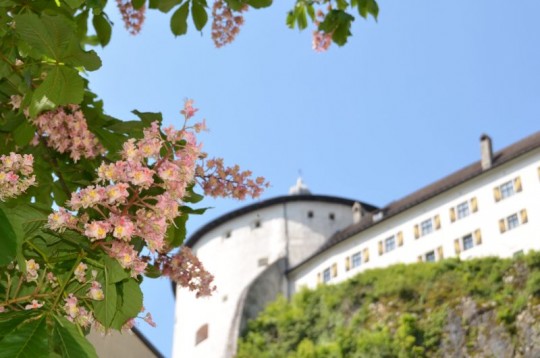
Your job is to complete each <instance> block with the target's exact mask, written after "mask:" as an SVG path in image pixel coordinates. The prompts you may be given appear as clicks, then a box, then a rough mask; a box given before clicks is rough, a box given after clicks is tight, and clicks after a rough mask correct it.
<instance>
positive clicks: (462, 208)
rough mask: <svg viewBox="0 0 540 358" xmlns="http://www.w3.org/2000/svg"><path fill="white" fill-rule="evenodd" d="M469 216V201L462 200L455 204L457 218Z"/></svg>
mask: <svg viewBox="0 0 540 358" xmlns="http://www.w3.org/2000/svg"><path fill="white" fill-rule="evenodd" d="M466 216H469V202H467V201H464V202H463V203H461V204H459V205H458V206H457V218H458V219H462V218H464V217H466Z"/></svg>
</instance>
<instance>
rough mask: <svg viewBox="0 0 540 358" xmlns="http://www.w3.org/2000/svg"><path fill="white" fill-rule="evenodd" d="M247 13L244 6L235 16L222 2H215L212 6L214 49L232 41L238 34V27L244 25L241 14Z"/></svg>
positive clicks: (218, 0) (220, 0) (219, 0)
mask: <svg viewBox="0 0 540 358" xmlns="http://www.w3.org/2000/svg"><path fill="white" fill-rule="evenodd" d="M243 11H247V6H245V7H244V8H243V9H242V10H240V12H238V13H237V14H235V13H234V11H233V10H232V9H231V8H229V6H228V5H227V4H226V3H225V2H224V1H222V0H217V1H215V2H214V5H213V6H212V17H213V20H212V40H213V41H214V44H215V45H216V47H222V46H225V45H227V44H229V43H231V42H233V41H234V39H235V38H236V36H237V35H238V34H239V33H240V26H242V25H243V24H244V17H243V16H242V14H241V13H242V12H243Z"/></svg>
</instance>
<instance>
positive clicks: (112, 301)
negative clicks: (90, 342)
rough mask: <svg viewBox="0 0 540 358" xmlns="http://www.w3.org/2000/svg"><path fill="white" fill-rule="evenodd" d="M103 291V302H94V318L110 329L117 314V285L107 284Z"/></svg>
mask: <svg viewBox="0 0 540 358" xmlns="http://www.w3.org/2000/svg"><path fill="white" fill-rule="evenodd" d="M102 289H103V295H104V296H105V298H104V299H103V300H101V301H92V305H93V306H94V316H95V317H96V319H97V320H98V321H99V322H100V323H101V324H102V325H103V326H104V327H105V328H110V327H111V323H112V321H113V318H114V315H115V313H116V305H117V301H118V295H117V293H116V284H114V283H108V284H105V285H103V287H102Z"/></svg>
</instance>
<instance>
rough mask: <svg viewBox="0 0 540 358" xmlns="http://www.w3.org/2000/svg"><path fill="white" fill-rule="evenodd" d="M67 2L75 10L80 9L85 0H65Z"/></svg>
mask: <svg viewBox="0 0 540 358" xmlns="http://www.w3.org/2000/svg"><path fill="white" fill-rule="evenodd" d="M64 2H65V3H66V4H68V6H69V7H70V8H72V9H73V10H75V9H78V8H79V7H80V6H81V5H82V4H83V3H84V0H64Z"/></svg>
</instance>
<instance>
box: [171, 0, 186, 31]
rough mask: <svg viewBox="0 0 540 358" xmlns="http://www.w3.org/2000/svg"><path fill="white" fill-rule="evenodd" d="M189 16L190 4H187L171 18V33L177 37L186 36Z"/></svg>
mask: <svg viewBox="0 0 540 358" xmlns="http://www.w3.org/2000/svg"><path fill="white" fill-rule="evenodd" d="M188 14H189V2H187V1H186V2H185V3H184V4H183V5H182V6H180V7H179V8H178V10H176V11H175V12H174V14H173V16H171V31H172V33H173V34H174V35H175V36H180V35H185V34H186V32H187V28H188V25H187V17H188Z"/></svg>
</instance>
